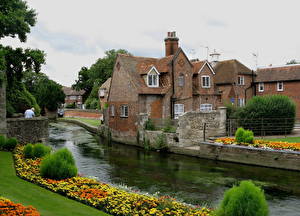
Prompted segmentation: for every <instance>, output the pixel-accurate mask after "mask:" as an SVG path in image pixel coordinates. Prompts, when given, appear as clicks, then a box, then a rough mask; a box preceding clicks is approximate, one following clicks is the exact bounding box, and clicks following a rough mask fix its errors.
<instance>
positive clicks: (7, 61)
mask: <svg viewBox="0 0 300 216" xmlns="http://www.w3.org/2000/svg"><path fill="white" fill-rule="evenodd" d="M35 23H36V12H35V11H34V10H33V9H30V8H29V7H28V5H27V3H26V2H25V1H23V0H1V1H0V39H1V38H4V37H13V38H15V37H16V36H17V37H18V38H19V40H20V41H21V42H25V41H26V39H27V34H28V33H29V32H30V27H32V26H34V25H35ZM44 56H45V54H44V53H43V52H42V51H40V50H31V49H25V50H23V49H21V48H17V49H13V48H11V47H9V46H8V47H5V46H2V45H0V59H1V60H0V69H1V70H0V71H1V75H0V80H1V82H0V122H1V123H0V133H6V123H5V122H6V80H7V85H8V88H9V89H11V88H14V87H15V86H16V85H14V86H13V85H12V84H13V83H15V82H14V81H20V79H21V77H22V72H23V71H24V70H28V69H32V70H33V71H36V72H38V71H39V70H40V65H41V64H44V62H45V59H44Z"/></svg>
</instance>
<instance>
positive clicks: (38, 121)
mask: <svg viewBox="0 0 300 216" xmlns="http://www.w3.org/2000/svg"><path fill="white" fill-rule="evenodd" d="M48 124H49V121H48V119H47V118H44V117H37V118H32V119H25V118H8V119H7V136H8V137H16V138H17V139H18V140H19V142H20V143H22V144H25V143H36V142H45V140H46V139H47V138H48Z"/></svg>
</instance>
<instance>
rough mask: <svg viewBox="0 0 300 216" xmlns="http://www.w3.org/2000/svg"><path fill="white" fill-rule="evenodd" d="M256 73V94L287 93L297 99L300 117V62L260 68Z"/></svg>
mask: <svg viewBox="0 0 300 216" xmlns="http://www.w3.org/2000/svg"><path fill="white" fill-rule="evenodd" d="M256 73H257V76H256V79H255V85H256V88H255V89H256V95H273V94H279V95H287V96H288V97H290V98H291V99H293V100H294V101H295V103H296V106H297V110H296V118H300V93H299V90H300V64H294V65H284V66H277V67H264V68H259V69H258V70H257V72H256Z"/></svg>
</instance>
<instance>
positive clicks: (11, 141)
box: [3, 137, 18, 151]
mask: <svg viewBox="0 0 300 216" xmlns="http://www.w3.org/2000/svg"><path fill="white" fill-rule="evenodd" d="M17 144H18V140H17V139H16V138H15V137H12V138H8V139H6V141H5V143H4V145H3V149H4V150H8V151H12V150H14V148H15V147H16V145H17Z"/></svg>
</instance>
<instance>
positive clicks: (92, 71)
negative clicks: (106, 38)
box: [72, 49, 131, 100]
mask: <svg viewBox="0 0 300 216" xmlns="http://www.w3.org/2000/svg"><path fill="white" fill-rule="evenodd" d="M119 53H120V54H127V55H131V54H130V53H129V52H128V51H127V50H124V49H119V50H114V49H112V50H108V51H106V52H105V56H104V57H103V58H99V59H98V60H97V61H96V62H95V63H94V64H93V65H92V66H91V67H90V68H87V67H82V68H81V70H80V71H79V73H78V80H76V81H75V84H73V85H72V88H74V89H76V90H85V94H84V97H83V99H84V100H86V99H87V97H88V96H89V95H90V93H91V92H92V90H93V88H97V89H96V90H94V91H93V92H95V91H96V92H98V88H99V86H101V85H102V84H103V83H104V82H105V81H106V80H107V79H108V78H109V77H111V75H112V71H113V68H114V65H115V62H116V59H117V55H118V54H119ZM92 98H94V96H92Z"/></svg>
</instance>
